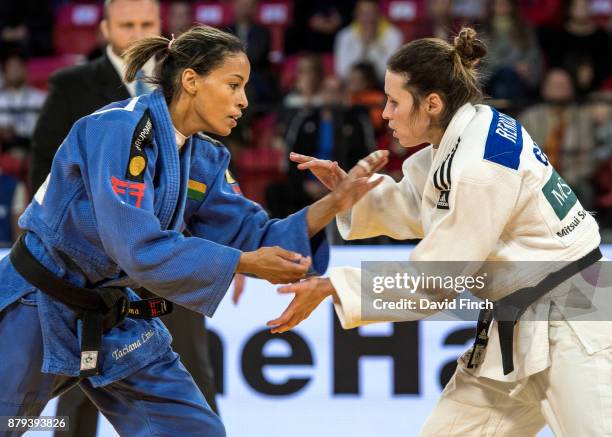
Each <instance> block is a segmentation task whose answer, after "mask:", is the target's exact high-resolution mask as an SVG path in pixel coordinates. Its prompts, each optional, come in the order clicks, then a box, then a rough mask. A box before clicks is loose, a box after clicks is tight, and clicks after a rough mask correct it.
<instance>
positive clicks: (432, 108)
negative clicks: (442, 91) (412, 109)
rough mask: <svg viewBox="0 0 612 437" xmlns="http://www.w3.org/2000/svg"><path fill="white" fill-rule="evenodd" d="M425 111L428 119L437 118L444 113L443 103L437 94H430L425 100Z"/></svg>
mask: <svg viewBox="0 0 612 437" xmlns="http://www.w3.org/2000/svg"><path fill="white" fill-rule="evenodd" d="M424 103H425V110H426V111H427V113H428V114H429V116H430V117H434V118H437V117H439V116H440V115H441V114H442V111H444V101H443V100H442V98H441V97H440V95H439V94H438V93H431V94H429V95H428V96H427V98H426V99H425V102H424Z"/></svg>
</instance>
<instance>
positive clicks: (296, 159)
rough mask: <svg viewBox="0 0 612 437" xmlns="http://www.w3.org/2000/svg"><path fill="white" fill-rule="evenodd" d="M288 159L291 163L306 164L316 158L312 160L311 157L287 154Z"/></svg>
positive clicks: (292, 153) (293, 153)
mask: <svg viewBox="0 0 612 437" xmlns="http://www.w3.org/2000/svg"><path fill="white" fill-rule="evenodd" d="M289 159H290V160H291V161H293V162H308V161H312V160H313V159H316V158H313V157H312V156H307V155H301V154H299V153H295V152H291V153H289Z"/></svg>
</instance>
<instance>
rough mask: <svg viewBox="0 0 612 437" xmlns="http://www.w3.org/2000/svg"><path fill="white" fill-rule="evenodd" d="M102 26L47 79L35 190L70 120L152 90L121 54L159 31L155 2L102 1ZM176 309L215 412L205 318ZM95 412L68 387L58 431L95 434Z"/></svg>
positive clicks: (190, 366) (149, 70)
mask: <svg viewBox="0 0 612 437" xmlns="http://www.w3.org/2000/svg"><path fill="white" fill-rule="evenodd" d="M100 29H101V31H102V34H103V35H104V37H105V39H106V41H107V42H108V45H107V47H106V49H105V50H104V51H103V55H102V56H101V57H99V58H97V59H95V60H92V61H90V62H88V63H86V64H83V65H79V66H76V67H71V68H67V69H65V70H61V71H59V72H57V73H56V74H55V75H54V76H52V78H51V80H50V83H49V95H48V97H47V100H46V101H45V104H44V106H43V108H42V111H41V113H40V117H39V119H38V123H37V125H36V128H35V130H34V135H33V144H32V172H31V186H32V190H33V192H34V191H36V190H37V189H38V188H39V187H40V186H41V185H42V184H43V183H44V181H45V179H46V178H47V175H48V174H49V171H50V170H51V163H52V162H53V157H54V155H55V152H56V150H57V149H58V147H59V146H60V144H61V143H62V141H63V140H64V138H65V137H66V135H67V134H68V132H69V131H70V129H71V127H72V125H73V124H74V122H76V121H77V120H78V119H79V118H81V117H83V116H85V115H87V114H91V113H92V112H94V111H95V110H97V109H99V108H101V107H103V106H105V105H107V104H109V103H111V102H113V101H117V100H124V99H127V98H129V97H130V96H136V95H140V94H143V93H146V92H149V91H150V89H149V88H148V85H147V84H146V83H145V82H143V81H140V80H136V81H134V82H131V83H125V82H124V81H123V75H124V72H125V64H124V62H123V59H122V58H121V54H122V53H123V52H124V51H125V50H126V49H127V48H128V46H129V45H130V44H131V43H132V42H134V41H137V40H139V39H142V38H145V37H148V36H156V35H160V33H161V23H160V7H159V2H158V1H157V0H106V1H105V3H104V19H103V20H102V22H101V23H100ZM154 67H155V60H154V59H151V60H149V61H148V62H147V63H146V64H145V66H144V67H143V72H142V73H143V75H144V76H151V75H153V70H154ZM143 293H145V294H146V293H147V292H146V291H144V292H143ZM144 297H148V296H144ZM174 308H175V310H174V312H173V313H172V314H171V315H169V316H167V317H164V319H163V321H164V323H165V324H166V326H167V327H168V329H169V330H170V332H171V334H172V336H173V338H174V339H175V341H174V342H173V344H172V346H173V348H174V350H175V351H176V352H177V353H179V355H181V361H182V362H183V364H184V365H185V367H186V368H187V370H189V372H190V373H191V375H192V376H193V378H194V380H195V382H196V383H197V385H198V387H199V388H200V390H201V391H202V392H203V393H204V395H205V397H206V399H207V401H208V403H209V404H210V405H211V407H212V408H213V410H215V411H216V405H215V385H214V372H213V370H212V365H211V360H210V355H209V351H208V337H207V333H206V331H205V329H204V317H203V316H202V315H200V314H197V313H195V312H192V311H189V310H187V309H185V308H182V307H180V306H178V305H175V307H174ZM97 413H98V412H97V409H96V408H95V406H93V404H91V402H89V400H88V399H87V398H86V397H85V396H84V395H83V393H82V392H81V391H80V390H70V391H69V392H67V393H66V394H64V395H63V396H62V397H61V398H60V402H59V405H58V411H57V415H62V416H70V421H71V423H70V431H69V434H66V433H62V436H63V437H66V436H68V435H74V436H79V437H81V436H95V434H96V424H97Z"/></svg>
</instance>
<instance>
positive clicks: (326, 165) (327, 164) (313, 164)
mask: <svg viewBox="0 0 612 437" xmlns="http://www.w3.org/2000/svg"><path fill="white" fill-rule="evenodd" d="M298 168H299V169H300V170H312V169H317V168H320V169H325V170H331V169H332V168H333V162H331V161H328V160H326V159H314V160H312V161H308V162H304V163H302V164H299V165H298Z"/></svg>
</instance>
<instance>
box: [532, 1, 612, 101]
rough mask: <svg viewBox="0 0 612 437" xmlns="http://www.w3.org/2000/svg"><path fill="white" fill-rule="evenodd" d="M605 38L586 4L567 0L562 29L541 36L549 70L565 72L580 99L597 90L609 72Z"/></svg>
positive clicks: (606, 40) (609, 63)
mask: <svg viewBox="0 0 612 437" xmlns="http://www.w3.org/2000/svg"><path fill="white" fill-rule="evenodd" d="M609 38H610V35H608V34H607V33H606V31H604V30H603V29H601V28H599V27H597V25H596V24H595V22H594V20H593V17H592V16H591V12H590V3H589V1H588V0H569V1H568V2H567V5H566V11H565V22H564V25H563V28H562V29H560V30H557V29H543V30H542V32H541V40H542V47H543V48H544V51H545V52H546V54H547V55H548V57H549V61H550V64H551V66H553V67H561V68H564V69H566V70H567V71H569V72H570V74H571V75H572V77H573V79H574V82H575V83H576V87H577V93H578V94H579V95H581V96H584V95H586V94H588V93H589V92H591V91H594V90H597V89H598V88H599V87H600V86H601V84H602V83H603V82H604V80H605V79H606V78H607V77H608V76H609V75H610V74H611V72H612V71H611V54H612V47H611V46H610V39H609Z"/></svg>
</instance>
